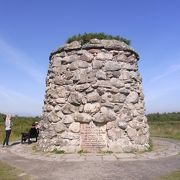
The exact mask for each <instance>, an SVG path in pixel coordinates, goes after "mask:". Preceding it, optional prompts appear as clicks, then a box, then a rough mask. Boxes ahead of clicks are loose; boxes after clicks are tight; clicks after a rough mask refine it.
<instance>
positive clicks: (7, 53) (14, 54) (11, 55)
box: [0, 38, 45, 83]
mask: <svg viewBox="0 0 180 180" xmlns="http://www.w3.org/2000/svg"><path fill="white" fill-rule="evenodd" d="M0 55H1V56H2V57H4V58H3V59H4V61H6V62H9V63H11V64H12V65H13V66H15V67H16V68H18V69H19V70H21V71H23V72H24V73H26V74H27V75H29V76H31V77H32V78H34V79H35V80H36V81H38V82H40V83H42V82H44V78H45V77H44V73H43V72H45V71H44V70H42V67H41V66H40V65H39V64H37V63H36V62H35V60H33V59H32V58H30V57H28V56H27V55H26V54H25V53H23V52H22V51H20V50H18V49H16V48H15V47H13V46H11V45H10V44H9V43H7V42H6V41H5V40H3V39H2V38H0Z"/></svg>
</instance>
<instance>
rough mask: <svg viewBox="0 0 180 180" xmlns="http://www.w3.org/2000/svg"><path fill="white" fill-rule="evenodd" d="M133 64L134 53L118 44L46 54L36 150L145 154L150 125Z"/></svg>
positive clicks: (73, 47) (94, 44)
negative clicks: (44, 90) (134, 152)
mask: <svg viewBox="0 0 180 180" xmlns="http://www.w3.org/2000/svg"><path fill="white" fill-rule="evenodd" d="M137 61H138V54H137V53H136V52H135V51H134V50H133V49H131V48H130V47H129V46H128V45H126V44H125V43H123V42H119V41H117V40H97V39H92V40H91V41H90V42H89V43H87V44H85V45H81V44H80V43H79V42H77V41H74V42H72V43H70V44H66V45H64V46H63V47H62V48H60V49H58V50H57V51H55V52H53V53H51V55H50V64H49V70H48V75H47V79H46V96H45V101H44V109H43V118H42V120H41V123H40V125H41V131H40V140H39V142H38V143H39V148H40V149H41V150H43V151H52V150H54V149H57V150H64V151H65V152H78V151H80V150H82V151H91V152H94V151H113V152H132V151H144V150H147V149H148V147H149V126H148V124H147V119H146V117H145V115H144V113H145V112H144V95H143V93H142V86H141V77H140V74H139V72H138V65H137ZM91 129H92V130H91Z"/></svg>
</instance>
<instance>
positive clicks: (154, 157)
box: [0, 138, 180, 180]
mask: <svg viewBox="0 0 180 180" xmlns="http://www.w3.org/2000/svg"><path fill="white" fill-rule="evenodd" d="M153 144H154V146H155V150H154V151H152V152H146V153H142V154H133V153H123V154H82V155H80V154H52V153H42V152H34V151H32V146H33V145H34V144H32V145H30V146H29V145H27V144H23V145H21V144H19V143H14V145H12V146H11V147H9V148H0V160H1V161H4V162H7V163H9V164H10V165H13V166H15V167H18V168H20V169H22V170H24V171H25V172H26V173H27V174H29V175H30V176H31V178H32V179H38V180H41V179H42V180H46V179H47V180H50V179H51V180H76V179H77V180H91V179H92V180H115V179H116V180H119V179H122V180H145V179H146V180H151V179H157V178H158V177H159V176H161V175H163V174H166V173H169V172H172V171H175V170H180V141H175V140H170V139H160V138H156V139H153Z"/></svg>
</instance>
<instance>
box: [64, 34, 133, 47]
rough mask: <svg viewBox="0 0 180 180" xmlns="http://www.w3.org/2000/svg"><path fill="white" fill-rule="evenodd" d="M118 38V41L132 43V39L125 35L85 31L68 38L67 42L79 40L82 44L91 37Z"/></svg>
mask: <svg viewBox="0 0 180 180" xmlns="http://www.w3.org/2000/svg"><path fill="white" fill-rule="evenodd" d="M94 38H96V39H109V40H110V39H116V40H118V41H121V42H124V43H126V44H127V45H130V40H127V39H125V38H123V37H120V36H112V35H109V34H105V33H103V32H102V33H84V34H78V35H74V36H72V37H70V38H68V40H67V43H71V42H73V41H79V42H81V44H82V45H83V44H86V43H88V42H89V41H90V40H91V39H94Z"/></svg>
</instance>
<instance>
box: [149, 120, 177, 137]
mask: <svg viewBox="0 0 180 180" xmlns="http://www.w3.org/2000/svg"><path fill="white" fill-rule="evenodd" d="M149 126H150V133H151V136H152V137H164V138H173V139H179V140H180V121H159V122H158V121H154V122H149Z"/></svg>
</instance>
